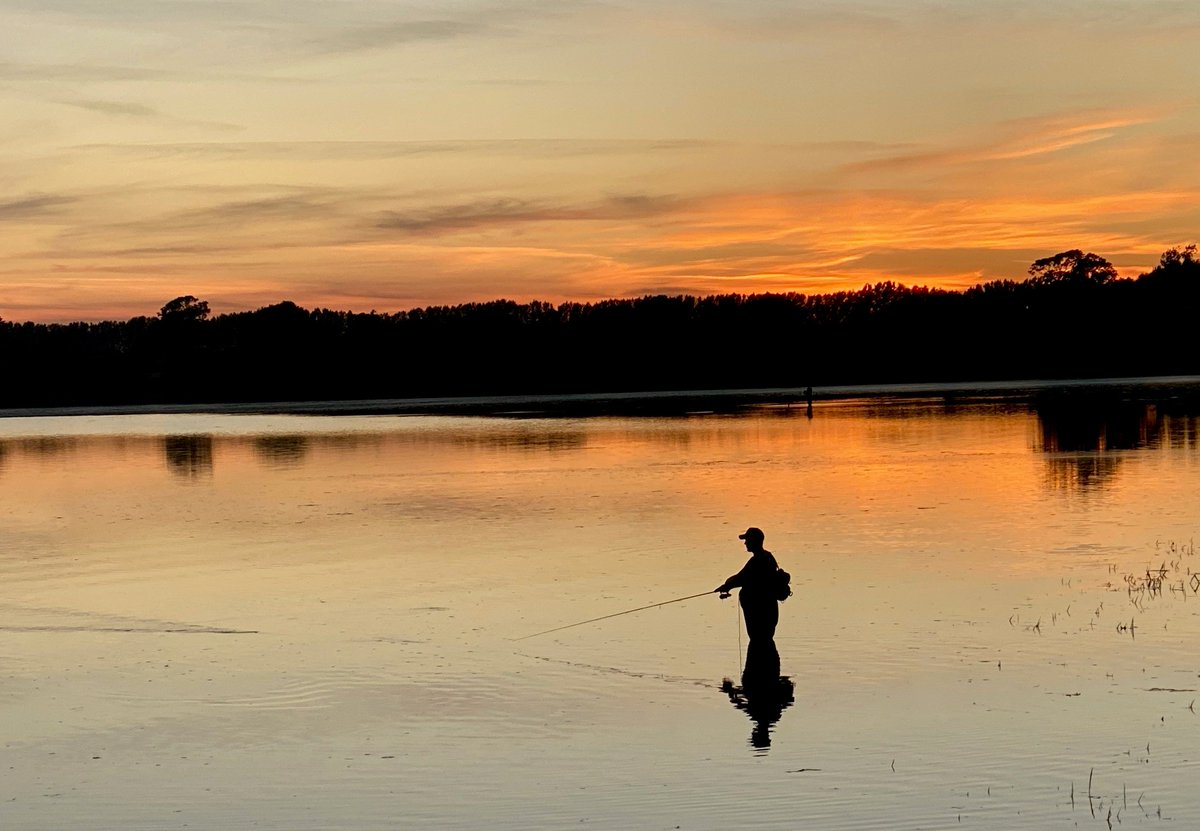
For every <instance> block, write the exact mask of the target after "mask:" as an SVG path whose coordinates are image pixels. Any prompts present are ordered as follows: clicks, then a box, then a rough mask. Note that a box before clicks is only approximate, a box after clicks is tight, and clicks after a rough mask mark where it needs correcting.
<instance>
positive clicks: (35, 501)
mask: <svg viewBox="0 0 1200 831" xmlns="http://www.w3.org/2000/svg"><path fill="white" fill-rule="evenodd" d="M1197 415H1200V414H1198V413H1197V412H1194V411H1190V410H1189V408H1188V407H1186V406H1183V405H1178V406H1173V407H1168V406H1163V405H1161V404H1160V405H1158V406H1155V405H1153V404H1147V403H1132V404H1131V403H1126V404H1122V405H1119V406H1113V407H1108V406H1104V407H1101V406H1098V405H1096V404H1095V403H1094V402H1085V403H1083V404H1072V405H1069V406H1058V405H1054V406H1050V405H1045V404H1039V405H1030V404H1027V403H1024V402H1021V401H1006V400H1004V399H1000V398H997V399H993V400H986V401H980V402H976V403H953V402H949V401H944V400H896V399H883V400H850V401H840V402H828V403H820V402H818V404H817V405H816V407H815V408H814V410H813V412H812V416H811V418H810V417H807V415H806V413H805V412H804V408H803V407H801V408H792V409H787V408H780V407H765V408H759V409H751V410H747V411H744V412H742V413H740V414H737V415H692V416H688V417H677V418H615V417H604V418H583V419H503V418H487V417H472V418H468V417H452V416H437V417H421V416H405V417H385V416H378V417H356V416H339V417H320V416H263V415H217V414H208V415H185V414H174V415H163V416H152V415H140V416H139V415H126V416H109V417H100V416H93V417H86V416H77V417H60V418H49V417H47V418H16V419H3V420H0V580H2V581H3V586H4V590H3V593H2V594H0V717H2V723H3V724H4V737H3V749H2V751H0V754H2V755H0V769H2V770H3V777H0V827H3V828H5V829H63V828H89V829H164V828H200V829H240V828H265V829H391V828H485V827H487V828H493V827H499V828H514V829H515V828H567V827H571V828H574V827H581V826H582V827H598V828H639V829H640V828H646V829H658V828H662V829H674V828H683V829H706V828H714V829H715V828H720V829H728V828H792V827H804V828H816V829H865V828H878V829H918V828H919V829H937V828H959V827H963V828H986V829H1011V828H1075V827H1084V828H1107V827H1109V824H1111V825H1113V826H1117V825H1118V824H1120V825H1121V826H1129V825H1134V826H1141V825H1147V824H1149V825H1157V824H1158V823H1160V822H1171V823H1172V825H1173V827H1176V828H1194V827H1200V790H1198V789H1197V787H1196V783H1197V782H1198V781H1200V714H1198V713H1197V712H1196V711H1195V709H1194V706H1193V703H1194V702H1195V700H1196V699H1197V698H1200V692H1198V690H1200V617H1198V614H1200V595H1198V594H1197V593H1196V588H1197V587H1198V586H1200V577H1195V572H1196V571H1197V570H1200V559H1197V558H1196V557H1195V555H1194V548H1193V538H1194V536H1195V535H1196V534H1197V530H1198V526H1200V512H1198V510H1197V509H1198V507H1200V505H1198V501H1197V500H1198V497H1197V494H1200V420H1198V419H1197ZM747 525H757V526H759V527H761V528H763V529H764V530H765V531H766V536H767V539H766V546H767V548H769V549H770V550H772V551H773V552H774V553H775V554H776V556H777V558H778V559H779V560H780V562H781V564H782V565H783V566H784V567H785V568H787V569H788V570H789V571H790V572H791V573H792V575H793V586H794V588H795V592H796V594H795V596H794V597H792V598H791V599H789V600H788V601H787V602H786V603H784V604H782V611H781V621H780V626H779V630H778V635H777V639H776V641H777V644H778V647H779V651H780V653H781V656H782V672H783V673H784V675H786V676H788V678H789V679H790V686H789V687H787V689H788V690H790V694H789V695H787V696H784V697H782V698H780V699H778V700H777V701H775V702H774V704H773V706H767V707H763V706H761V705H759V706H755V704H754V702H751V703H750V704H749V705H748V704H747V702H746V701H745V700H744V698H743V697H742V696H740V695H739V694H738V690H737V689H736V687H737V685H738V684H739V683H740V681H739V680H738V678H739V674H740V669H741V661H742V660H743V658H744V651H745V647H746V644H745V639H744V634H743V633H742V632H741V629H740V623H739V617H738V611H737V606H736V604H735V601H732V600H729V601H721V600H719V599H717V597H716V596H715V595H713V596H706V597H701V598H698V599H693V600H688V601H686V602H682V603H676V604H672V605H667V606H663V607H661V608H657V609H651V610H648V611H644V612H639V613H636V614H631V615H626V616H623V617H616V618H613V619H611V620H606V621H601V622H597V623H594V624H589V625H585V626H579V627H575V628H571V629H566V630H563V631H560V632H555V633H552V634H549V635H544V636H541V637H536V638H524V636H526V635H529V634H531V633H534V632H539V631H541V630H544V629H549V628H552V627H556V626H561V625H564V624H568V623H572V622H575V621H579V620H584V619H587V618H593V617H598V616H601V615H606V614H610V613H613V612H618V611H621V610H623V609H628V608H632V607H636V606H642V605H646V604H651V603H657V602H660V601H663V600H669V599H672V598H676V597H682V596H685V595H690V594H695V593H697V592H704V591H708V590H710V589H712V588H713V587H714V586H716V585H718V584H719V583H721V582H722V581H723V580H724V579H725V578H726V577H727V576H729V575H730V574H732V573H733V572H735V571H736V570H738V569H739V568H740V567H741V565H742V564H743V562H744V561H745V559H746V554H745V551H744V550H743V548H742V546H741V544H740V543H739V541H738V539H737V535H738V533H740V532H741V531H742V530H743V529H744V528H745V527H746V526H747ZM1148 572H1149V574H1148ZM1148 578H1149V579H1148ZM522 638H524V639H522ZM518 639H520V640H518ZM726 679H731V684H730V685H724V686H725V689H723V688H722V687H723V684H724V682H725V681H726ZM731 685H732V686H733V687H734V689H733V690H732V691H731V690H730V689H729V687H730V686H731ZM781 689H782V688H781Z"/></svg>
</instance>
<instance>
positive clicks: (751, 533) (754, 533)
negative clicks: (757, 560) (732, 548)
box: [738, 527, 766, 551]
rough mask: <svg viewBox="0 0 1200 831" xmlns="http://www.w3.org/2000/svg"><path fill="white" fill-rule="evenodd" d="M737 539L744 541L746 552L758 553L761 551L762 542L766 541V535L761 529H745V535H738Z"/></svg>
mask: <svg viewBox="0 0 1200 831" xmlns="http://www.w3.org/2000/svg"><path fill="white" fill-rule="evenodd" d="M738 539H739V540H745V541H746V549H747V550H749V551H759V550H761V549H762V545H763V540H764V539H766V535H765V534H763V532H762V530H761V529H759V528H754V527H751V528H747V529H746V533H744V534H738Z"/></svg>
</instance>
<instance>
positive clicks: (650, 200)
mask: <svg viewBox="0 0 1200 831" xmlns="http://www.w3.org/2000/svg"><path fill="white" fill-rule="evenodd" d="M679 204H680V200H679V198H678V197H674V196H642V195H633V196H613V197H609V198H607V199H605V200H603V201H601V202H596V203H592V204H587V205H563V204H558V205H556V204H551V203H545V202H535V201H527V200H519V199H494V200H484V201H477V202H469V203H465V204H460V205H449V206H443V207H437V208H432V209H427V210H422V211H415V212H397V211H387V212H385V213H384V214H383V215H382V216H381V217H380V218H379V221H378V222H377V223H376V227H377V228H380V229H382V230H387V231H400V232H403V233H408V234H424V235H429V234H438V233H445V232H457V231H468V230H478V229H482V228H487V227H494V226H515V225H521V224H529V223H543V222H590V221H595V220H623V221H631V220H636V219H645V218H647V217H651V216H658V215H662V214H665V213H670V212H674V211H675V210H677V209H678V207H679Z"/></svg>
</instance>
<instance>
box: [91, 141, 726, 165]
mask: <svg viewBox="0 0 1200 831" xmlns="http://www.w3.org/2000/svg"><path fill="white" fill-rule="evenodd" d="M726 144H728V143H727V142H716V141H706V140H694V139H663V140H656V139H611V140H605V139H481V140H463V141H213V142H171V143H150V142H147V143H141V142H131V143H127V144H82V145H77V146H76V147H74V148H72V149H73V150H77V151H83V152H100V153H119V154H122V155H126V156H138V157H142V158H149V159H156V158H158V159H161V158H197V159H202V158H207V159H220V160H224V159H255V160H270V159H335V160H341V159H360V160H361V159H368V160H369V159H391V158H403V157H407V156H432V155H449V154H477V155H481V156H529V157H535V158H540V159H544V158H559V157H571V156H616V155H638V154H643V153H675V152H687V151H692V150H704V149H711V148H714V147H719V146H722V145H726Z"/></svg>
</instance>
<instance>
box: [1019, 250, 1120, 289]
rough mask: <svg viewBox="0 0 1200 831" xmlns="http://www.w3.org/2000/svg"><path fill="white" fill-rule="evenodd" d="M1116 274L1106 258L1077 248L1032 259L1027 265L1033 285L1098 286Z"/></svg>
mask: <svg viewBox="0 0 1200 831" xmlns="http://www.w3.org/2000/svg"><path fill="white" fill-rule="evenodd" d="M1116 276H1117V270H1116V269H1115V268H1114V267H1113V264H1112V263H1110V262H1109V261H1108V260H1106V259H1104V258H1103V257H1101V256H1098V255H1096V254H1092V253H1091V252H1088V253H1087V254H1084V253H1083V252H1082V251H1080V250H1079V249H1078V248H1073V249H1071V250H1070V251H1063V252H1061V253H1058V254H1055V255H1054V256H1053V257H1043V258H1042V259H1040V260H1034V262H1033V265H1031V266H1029V282H1030V283H1033V284H1034V285H1050V284H1053V283H1072V284H1080V283H1091V284H1094V285H1098V286H1099V285H1103V284H1105V283H1107V282H1109V281H1110V280H1113V279H1115V278H1116Z"/></svg>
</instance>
